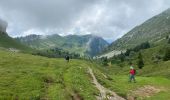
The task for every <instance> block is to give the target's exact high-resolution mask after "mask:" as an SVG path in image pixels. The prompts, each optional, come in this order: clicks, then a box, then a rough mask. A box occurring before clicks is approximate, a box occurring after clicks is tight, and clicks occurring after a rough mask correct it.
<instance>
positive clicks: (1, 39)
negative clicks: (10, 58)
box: [0, 32, 32, 51]
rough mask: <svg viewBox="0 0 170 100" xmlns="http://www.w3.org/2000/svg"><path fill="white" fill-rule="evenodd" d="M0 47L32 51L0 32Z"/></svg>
mask: <svg viewBox="0 0 170 100" xmlns="http://www.w3.org/2000/svg"><path fill="white" fill-rule="evenodd" d="M0 47H3V48H7V49H9V48H13V49H17V50H21V51H31V50H32V49H31V48H29V47H27V46H24V45H22V44H21V43H19V42H17V41H16V40H14V39H12V38H11V37H9V36H8V35H7V33H4V32H0Z"/></svg>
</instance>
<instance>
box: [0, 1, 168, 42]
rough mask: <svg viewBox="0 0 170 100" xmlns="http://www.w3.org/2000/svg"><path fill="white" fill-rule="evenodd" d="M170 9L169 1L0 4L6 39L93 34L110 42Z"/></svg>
mask: <svg viewBox="0 0 170 100" xmlns="http://www.w3.org/2000/svg"><path fill="white" fill-rule="evenodd" d="M169 7H170V0H0V18H1V19H3V20H5V21H7V22H8V29H7V32H8V34H9V35H10V36H13V37H16V36H25V35H29V34H42V35H47V34H56V33H57V34H60V35H68V34H95V35H98V36H102V37H103V38H105V39H106V40H108V41H113V40H115V39H117V38H119V37H121V36H122V35H123V34H125V33H127V32H128V31H129V30H130V29H132V28H133V27H135V26H136V25H139V24H141V23H142V22H144V21H145V20H147V19H149V18H151V17H152V16H154V15H156V14H159V13H161V12H162V11H164V10H166V9H167V8H169Z"/></svg>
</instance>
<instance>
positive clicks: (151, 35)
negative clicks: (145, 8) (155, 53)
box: [108, 9, 170, 51]
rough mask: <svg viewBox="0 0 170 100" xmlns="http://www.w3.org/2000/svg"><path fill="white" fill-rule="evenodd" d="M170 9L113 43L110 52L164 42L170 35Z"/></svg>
mask: <svg viewBox="0 0 170 100" xmlns="http://www.w3.org/2000/svg"><path fill="white" fill-rule="evenodd" d="M169 16H170V9H167V10H166V11H164V12H162V13H160V14H159V15H156V16H154V17H152V18H150V19H148V20H147V21H145V22H144V23H143V24H141V25H139V26H136V27H135V28H133V29H132V30H131V31H129V32H128V33H127V34H125V35H124V36H123V37H122V38H120V39H118V40H116V41H115V42H113V43H112V44H111V45H110V46H109V48H108V51H110V50H113V49H116V50H124V49H127V48H133V47H135V46H137V45H139V44H141V43H143V42H146V41H149V42H150V43H154V42H156V41H159V40H162V39H163V38H164V37H166V36H168V35H169V32H170V29H169V27H170V18H169Z"/></svg>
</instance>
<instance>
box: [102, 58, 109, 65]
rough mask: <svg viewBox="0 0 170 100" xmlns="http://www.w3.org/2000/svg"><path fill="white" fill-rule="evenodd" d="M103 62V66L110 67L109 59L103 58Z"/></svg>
mask: <svg viewBox="0 0 170 100" xmlns="http://www.w3.org/2000/svg"><path fill="white" fill-rule="evenodd" d="M101 61H102V65H104V66H108V59H107V57H102V58H101Z"/></svg>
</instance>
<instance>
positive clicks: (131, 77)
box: [129, 66, 136, 82]
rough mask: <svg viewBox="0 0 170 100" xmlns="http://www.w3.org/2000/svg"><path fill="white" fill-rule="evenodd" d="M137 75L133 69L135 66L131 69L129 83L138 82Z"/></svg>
mask: <svg viewBox="0 0 170 100" xmlns="http://www.w3.org/2000/svg"><path fill="white" fill-rule="evenodd" d="M135 74H136V70H135V69H134V68H133V66H131V67H130V80H129V82H131V81H132V80H133V81H134V82H136V80H135Z"/></svg>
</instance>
